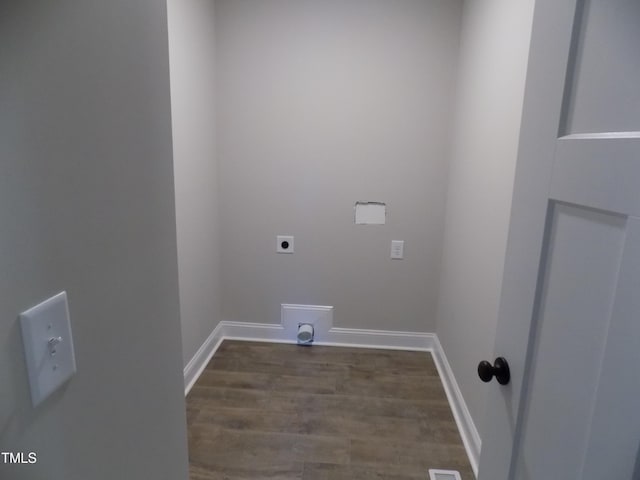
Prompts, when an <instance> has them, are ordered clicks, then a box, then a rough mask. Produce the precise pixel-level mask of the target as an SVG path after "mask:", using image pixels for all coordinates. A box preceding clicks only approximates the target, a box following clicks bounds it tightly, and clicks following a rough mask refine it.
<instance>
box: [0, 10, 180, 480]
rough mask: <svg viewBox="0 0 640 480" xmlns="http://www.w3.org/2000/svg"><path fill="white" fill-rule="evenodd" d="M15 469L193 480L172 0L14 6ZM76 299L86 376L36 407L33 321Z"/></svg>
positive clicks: (2, 294) (0, 166) (8, 311)
mask: <svg viewBox="0 0 640 480" xmlns="http://www.w3.org/2000/svg"><path fill="white" fill-rule="evenodd" d="M0 225H2V227H1V230H2V233H1V234H0V451H3V452H4V451H12V452H31V451H33V452H36V454H37V463H36V464H33V465H21V466H13V467H11V466H8V465H4V464H0V478H3V479H11V480H34V479H47V480H76V479H91V480H113V479H115V478H118V479H122V480H134V479H135V480H137V479H148V478H153V479H164V480H180V479H184V480H186V479H187V452H186V427H185V410H184V408H185V405H184V394H183V392H184V390H183V380H182V368H181V364H182V359H181V349H180V324H179V321H178V314H179V312H178V310H179V308H178V282H177V278H178V277H177V266H176V241H175V216H174V199H173V178H172V155H171V124H170V104H169V62H168V55H167V30H166V11H165V6H164V3H163V2H157V1H153V0H139V1H135V2H131V1H129V0H112V1H108V2H104V1H98V0H85V1H82V2H77V1H71V0H59V1H56V2H50V1H47V0H41V1H38V0H33V1H24V0H7V1H3V2H0ZM63 289H65V290H67V292H68V295H69V302H70V304H69V306H70V313H71V323H72V328H73V337H74V342H75V351H76V359H77V366H78V372H77V374H76V375H75V376H74V377H73V378H72V379H71V380H70V382H69V383H68V384H67V385H66V387H65V388H63V389H62V390H60V391H58V392H57V393H55V394H54V395H53V396H52V397H50V398H49V399H47V400H46V401H45V403H43V404H41V406H39V407H38V408H36V409H34V408H32V407H31V401H30V394H29V385H28V381H27V373H26V367H25V362H24V355H23V348H22V339H21V335H20V328H19V324H18V321H17V317H18V314H19V313H20V312H21V311H24V310H25V309H27V308H28V307H30V306H32V305H34V304H35V303H38V302H40V301H41V300H43V299H45V298H47V297H49V296H51V295H52V294H55V293H57V292H59V291H60V290H63Z"/></svg>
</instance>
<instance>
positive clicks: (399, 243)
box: [391, 240, 404, 260]
mask: <svg viewBox="0 0 640 480" xmlns="http://www.w3.org/2000/svg"><path fill="white" fill-rule="evenodd" d="M391 258H392V259H394V260H402V259H403V258H404V240H391Z"/></svg>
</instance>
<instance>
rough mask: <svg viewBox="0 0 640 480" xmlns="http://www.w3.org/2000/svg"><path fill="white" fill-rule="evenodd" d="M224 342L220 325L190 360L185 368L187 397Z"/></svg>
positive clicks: (185, 391) (185, 392)
mask: <svg viewBox="0 0 640 480" xmlns="http://www.w3.org/2000/svg"><path fill="white" fill-rule="evenodd" d="M222 340H224V336H223V326H222V325H221V324H218V326H217V327H216V328H214V329H213V331H212V332H211V334H210V335H209V336H208V337H207V339H206V340H205V341H204V343H203V344H202V345H201V346H200V348H199V349H198V351H197V352H196V354H195V355H194V356H193V357H192V358H191V360H189V363H187V365H186V367H184V394H185V396H186V395H187V394H188V393H189V390H191V387H193V384H194V383H196V380H198V377H200V375H201V374H202V371H203V370H204V369H205V367H206V366H207V363H209V361H210V360H211V357H213V354H214V353H216V350H218V347H219V346H220V344H221V343H222Z"/></svg>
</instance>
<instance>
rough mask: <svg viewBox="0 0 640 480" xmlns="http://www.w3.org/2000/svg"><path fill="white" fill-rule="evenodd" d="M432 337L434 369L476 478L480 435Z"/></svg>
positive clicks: (447, 365)
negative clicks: (440, 381)
mask: <svg viewBox="0 0 640 480" xmlns="http://www.w3.org/2000/svg"><path fill="white" fill-rule="evenodd" d="M434 337H435V338H434V348H433V351H432V353H433V359H434V361H435V362H436V368H437V369H438V374H439V375H440V379H441V380H442V385H443V386H444V391H445V393H446V394H447V398H448V400H449V405H450V406H451V410H452V412H453V417H454V418H455V420H456V424H457V425H458V431H459V432H460V436H461V437H462V443H463V444H464V448H465V450H466V451H467V456H468V457H469V462H470V463H471V468H472V469H473V473H474V474H475V476H476V477H477V476H478V461H479V458H480V448H481V446H482V441H481V439H480V434H479V433H478V429H477V428H476V426H475V423H474V422H473V418H471V413H469V409H468V408H467V404H466V402H465V401H464V397H463V396H462V392H461V391H460V387H459V386H458V382H457V381H456V378H455V377H454V375H453V370H452V369H451V365H450V364H449V360H447V356H446V355H445V353H444V350H443V349H442V345H441V344H440V340H439V339H438V337H437V335H436V336H434Z"/></svg>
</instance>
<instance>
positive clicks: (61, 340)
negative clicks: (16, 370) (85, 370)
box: [19, 292, 76, 407]
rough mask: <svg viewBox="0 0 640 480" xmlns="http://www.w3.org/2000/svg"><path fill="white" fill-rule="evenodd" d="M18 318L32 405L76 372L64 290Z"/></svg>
mask: <svg viewBox="0 0 640 480" xmlns="http://www.w3.org/2000/svg"><path fill="white" fill-rule="evenodd" d="M19 318H20V328H21V330H22V341H23V343H24V353H25V360H26V362H27V371H28V374H29V386H30V387H31V402H32V403H33V406H34V407H35V406H37V405H39V404H40V403H41V402H42V401H43V400H44V399H46V398H47V397H48V396H49V395H51V394H52V393H53V392H54V391H56V390H57V389H58V388H59V387H60V386H61V385H62V384H63V383H65V382H66V381H67V380H69V378H71V377H72V376H73V374H74V373H76V358H75V353H74V351H73V338H72V336H71V322H70V319H69V305H68V303H67V293H66V292H60V293H59V294H57V295H55V296H53V297H51V298H49V299H48V300H45V301H44V302H42V303H39V304H38V305H36V306H35V307H32V308H30V309H29V310H27V311H25V312H22V313H21V314H20V317H19Z"/></svg>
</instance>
